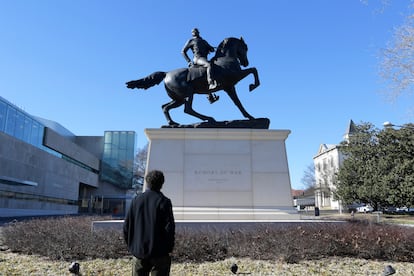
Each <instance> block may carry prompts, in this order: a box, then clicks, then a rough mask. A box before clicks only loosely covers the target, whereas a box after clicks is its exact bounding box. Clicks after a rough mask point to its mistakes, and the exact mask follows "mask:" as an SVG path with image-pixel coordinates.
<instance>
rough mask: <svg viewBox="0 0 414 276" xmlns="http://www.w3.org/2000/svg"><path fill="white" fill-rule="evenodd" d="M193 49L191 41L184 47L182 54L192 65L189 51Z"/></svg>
mask: <svg viewBox="0 0 414 276" xmlns="http://www.w3.org/2000/svg"><path fill="white" fill-rule="evenodd" d="M190 48H191V39H190V40H189V41H187V43H186V44H185V45H184V48H183V49H182V50H181V54H182V55H183V57H184V58H185V60H186V61H187V62H188V63H191V59H190V58H189V57H188V55H187V51H188V50H189V49H190Z"/></svg>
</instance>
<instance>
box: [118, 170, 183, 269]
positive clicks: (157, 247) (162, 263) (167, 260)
mask: <svg viewBox="0 0 414 276" xmlns="http://www.w3.org/2000/svg"><path fill="white" fill-rule="evenodd" d="M145 180H146V183H147V187H148V189H147V190H146V191H145V192H144V193H142V194H139V195H137V196H136V197H135V198H134V199H133V200H132V203H131V206H130V208H129V211H128V213H127V216H126V218H125V221H124V225H123V233H124V239H125V242H126V244H127V246H128V250H129V252H130V253H131V254H132V255H133V256H134V264H133V270H132V275H133V276H148V275H151V276H166V275H167V276H168V275H170V268H171V257H170V253H171V252H172V250H173V248H174V242H175V221H174V215H173V211H172V204H171V200H170V199H169V198H167V197H166V196H164V195H163V193H161V188H162V186H163V184H164V174H163V172H161V171H158V170H153V171H150V172H149V173H148V174H147V175H146V176H145ZM150 273H151V274H150Z"/></svg>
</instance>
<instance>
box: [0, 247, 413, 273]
mask: <svg viewBox="0 0 414 276" xmlns="http://www.w3.org/2000/svg"><path fill="white" fill-rule="evenodd" d="M79 263H80V268H81V275H83V276H86V275H90V276H93V275H94V276H98V275H100V276H104V275H105V276H107V275H113V276H115V275H116V276H118V275H119V276H122V275H131V266H132V263H131V259H130V258H121V259H105V260H103V259H96V260H87V261H80V262H79ZM233 263H236V264H237V265H238V266H239V271H238V272H240V273H245V274H247V275H261V276H264V275H286V276H289V275H298V276H299V275H300V276H301V275H319V276H323V275H325V276H328V275H354V276H357V275H382V272H383V271H384V268H385V266H387V265H391V266H392V267H393V268H394V269H395V270H396V271H397V273H396V275H414V263H404V262H384V261H375V260H364V259H353V258H338V257H332V258H325V259H321V260H313V261H301V262H299V263H295V264H288V263H286V262H284V261H280V260H275V261H260V260H249V259H236V258H229V259H225V260H223V261H217V262H204V263H173V265H172V268H171V275H186V276H187V275H209V276H210V275H217V276H218V275H234V274H232V273H231V272H230V266H231V265H232V264H233ZM69 265H70V262H66V261H51V260H48V259H47V258H44V257H39V256H33V255H31V256H29V255H19V254H16V253H11V252H0V275H7V276H12V275H19V276H20V275H39V276H40V275H42V276H44V275H56V276H57V275H73V274H71V273H70V272H69Z"/></svg>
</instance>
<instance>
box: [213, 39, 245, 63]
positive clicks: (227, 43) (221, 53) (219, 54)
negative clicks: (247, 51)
mask: <svg viewBox="0 0 414 276" xmlns="http://www.w3.org/2000/svg"><path fill="white" fill-rule="evenodd" d="M235 41H240V39H238V38H235V37H227V38H225V39H223V41H222V42H220V44H219V46H217V50H216V54H215V56H214V58H219V57H223V56H224V53H225V49H227V48H228V47H230V46H231V44H232V43H234V42H235ZM243 43H244V41H243ZM246 47H247V45H246Z"/></svg>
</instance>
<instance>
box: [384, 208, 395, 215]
mask: <svg viewBox="0 0 414 276" xmlns="http://www.w3.org/2000/svg"><path fill="white" fill-rule="evenodd" d="M382 212H383V213H384V214H396V213H397V207H395V206H386V207H384V208H382Z"/></svg>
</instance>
